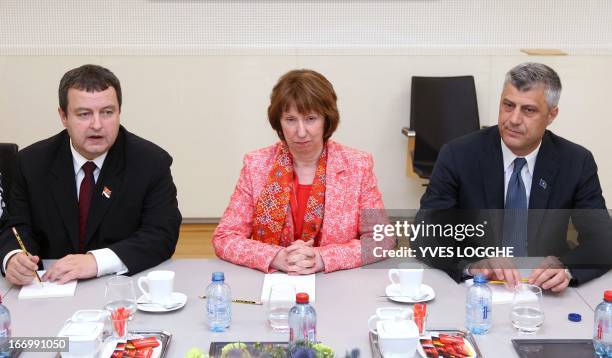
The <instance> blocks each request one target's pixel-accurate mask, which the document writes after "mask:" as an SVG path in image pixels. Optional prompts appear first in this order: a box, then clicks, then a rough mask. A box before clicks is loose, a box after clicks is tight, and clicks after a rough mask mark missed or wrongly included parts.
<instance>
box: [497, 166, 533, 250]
mask: <svg viewBox="0 0 612 358" xmlns="http://www.w3.org/2000/svg"><path fill="white" fill-rule="evenodd" d="M525 163H527V161H526V160H525V158H516V159H514V169H513V170H512V176H511V177H510V181H509V182H508V191H507V192H506V205H505V207H504V208H505V210H504V236H503V245H504V246H511V247H514V256H515V257H520V256H526V255H527V192H526V191H525V184H523V179H522V178H521V169H523V167H524V166H525Z"/></svg>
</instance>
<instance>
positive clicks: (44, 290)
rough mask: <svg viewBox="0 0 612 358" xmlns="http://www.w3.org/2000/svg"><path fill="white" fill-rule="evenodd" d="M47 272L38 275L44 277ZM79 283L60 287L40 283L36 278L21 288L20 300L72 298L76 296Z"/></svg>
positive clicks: (74, 281)
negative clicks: (75, 292)
mask: <svg viewBox="0 0 612 358" xmlns="http://www.w3.org/2000/svg"><path fill="white" fill-rule="evenodd" d="M44 274H45V271H44V270H43V271H38V275H39V276H40V277H42V275H44ZM76 286H77V281H76V280H73V281H69V282H67V283H65V284H63V285H58V284H57V283H55V282H42V283H40V282H38V280H37V279H36V278H35V279H34V280H33V281H32V283H30V284H29V285H25V286H23V287H21V291H19V296H18V298H19V299H20V300H27V299H31V298H52V297H71V296H74V291H75V290H76Z"/></svg>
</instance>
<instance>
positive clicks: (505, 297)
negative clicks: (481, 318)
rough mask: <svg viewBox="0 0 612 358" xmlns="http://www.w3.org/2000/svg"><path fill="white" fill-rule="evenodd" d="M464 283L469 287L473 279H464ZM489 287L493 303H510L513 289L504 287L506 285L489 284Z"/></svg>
mask: <svg viewBox="0 0 612 358" xmlns="http://www.w3.org/2000/svg"><path fill="white" fill-rule="evenodd" d="M465 284H466V285H467V287H470V286H472V285H474V280H473V279H469V280H466V281H465ZM489 288H490V289H491V292H492V293H493V304H504V303H512V299H513V298H514V291H513V290H511V289H508V288H506V285H504V284H490V285H489Z"/></svg>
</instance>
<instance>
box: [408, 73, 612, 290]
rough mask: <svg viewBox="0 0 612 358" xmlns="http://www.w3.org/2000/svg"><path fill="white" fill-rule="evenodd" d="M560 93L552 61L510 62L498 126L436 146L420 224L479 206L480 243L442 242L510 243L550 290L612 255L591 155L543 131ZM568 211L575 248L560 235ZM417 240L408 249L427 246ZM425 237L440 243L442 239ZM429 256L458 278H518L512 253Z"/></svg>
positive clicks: (580, 279) (602, 265) (595, 270)
mask: <svg viewBox="0 0 612 358" xmlns="http://www.w3.org/2000/svg"><path fill="white" fill-rule="evenodd" d="M560 94H561V80H560V79H559V76H558V75H557V73H556V72H555V71H554V70H553V69H551V68H550V67H548V66H546V65H543V64H538V63H524V64H521V65H518V66H516V67H514V68H513V69H511V70H510V71H509V72H508V73H507V74H506V80H505V83H504V89H503V92H502V94H501V99H500V104H499V118H498V125H497V126H493V127H490V128H487V129H484V130H481V131H478V132H476V133H473V134H469V135H467V136H464V137H462V138H458V139H456V140H454V141H452V142H450V143H448V144H447V145H445V146H444V147H443V148H442V150H441V151H440V154H439V157H438V159H437V162H436V164H435V167H434V170H433V173H432V176H431V179H430V183H429V186H428V187H427V190H426V192H425V194H424V195H423V197H422V198H421V211H420V213H419V215H420V217H421V218H424V220H425V221H427V220H430V219H431V218H440V217H446V218H449V217H451V216H450V215H448V216H444V215H446V214H444V211H449V210H452V211H454V213H455V214H454V215H452V216H453V217H454V218H456V217H457V216H461V215H465V216H467V217H469V216H470V212H471V211H480V213H479V215H480V216H479V217H480V218H483V217H486V218H487V219H485V220H481V223H484V226H485V227H486V231H487V235H486V237H485V238H483V239H482V241H479V240H480V239H474V240H472V241H471V242H468V240H466V241H465V242H453V243H451V241H453V240H452V238H451V240H447V241H446V243H447V244H451V245H456V246H457V247H460V248H462V247H466V246H469V245H479V244H482V243H484V242H489V243H493V245H494V246H495V245H496V246H504V247H512V248H513V250H514V252H513V255H514V256H516V257H534V258H537V260H538V261H536V262H539V264H537V265H535V266H536V267H534V268H533V270H532V271H531V274H530V275H529V277H528V280H529V282H530V283H533V284H536V285H539V286H541V287H542V288H544V289H550V290H552V291H555V292H558V291H562V290H564V289H565V288H566V287H567V286H568V285H569V284H570V283H571V284H575V285H578V284H581V283H584V282H586V281H588V280H590V279H592V278H594V277H597V276H599V275H601V274H602V273H604V272H606V271H607V269H608V268H609V265H610V262H612V250H611V247H612V246H611V243H612V231H611V225H610V218H609V215H608V212H607V210H606V204H605V201H604V198H603V196H602V190H601V186H600V184H599V179H598V176H597V166H596V165H595V160H594V158H593V155H592V154H591V152H589V151H588V150H587V149H585V148H584V147H582V146H579V145H577V144H574V143H572V142H570V141H568V140H566V139H563V138H561V137H559V136H557V135H555V134H554V133H552V132H551V131H549V130H547V129H546V128H547V127H548V126H549V125H550V124H551V123H552V122H553V120H554V119H555V118H556V116H557V114H558V112H559V108H558V107H557V104H558V101H559V96H560ZM577 125H578V124H577ZM482 209H492V210H488V211H487V213H483V211H485V210H482ZM498 213H499V214H500V215H498ZM570 218H571V220H572V223H573V224H574V226H575V227H576V229H577V231H578V234H579V236H578V241H579V245H578V247H570V246H569V245H568V242H567V230H568V222H569V220H570ZM423 240H425V241H420V242H416V243H415V246H419V245H421V246H423V245H429V244H431V242H430V243H427V242H426V240H427V238H423ZM432 242H434V243H435V244H436V245H440V246H443V245H444V243H442V241H441V240H440V238H434V239H433V241H432ZM483 245H485V244H483ZM426 261H429V263H430V264H432V265H433V266H436V267H440V268H443V269H445V270H446V271H447V272H448V273H449V275H451V276H452V277H453V278H454V279H455V280H457V281H460V280H462V279H465V278H467V277H470V276H472V275H475V274H478V273H480V274H484V275H486V276H488V277H489V278H494V279H498V280H506V281H507V282H508V284H509V285H514V284H516V283H517V282H519V280H520V279H521V277H520V275H519V272H518V270H517V267H516V266H515V264H514V262H515V260H514V259H507V258H485V259H480V260H479V259H467V258H463V259H457V258H454V259H433V258H429V259H426Z"/></svg>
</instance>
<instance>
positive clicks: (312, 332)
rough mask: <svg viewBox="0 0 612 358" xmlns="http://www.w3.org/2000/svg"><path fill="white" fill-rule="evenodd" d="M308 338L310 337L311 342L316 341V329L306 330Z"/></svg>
mask: <svg viewBox="0 0 612 358" xmlns="http://www.w3.org/2000/svg"><path fill="white" fill-rule="evenodd" d="M306 338H307V339H308V341H309V342H313V343H315V338H316V332H315V330H314V329H309V330H308V331H307V332H306Z"/></svg>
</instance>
